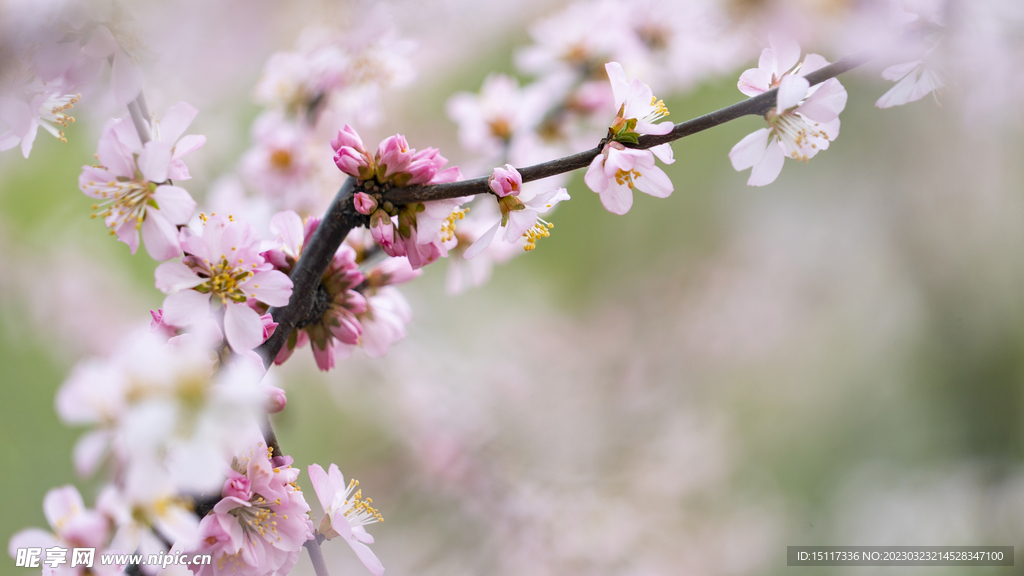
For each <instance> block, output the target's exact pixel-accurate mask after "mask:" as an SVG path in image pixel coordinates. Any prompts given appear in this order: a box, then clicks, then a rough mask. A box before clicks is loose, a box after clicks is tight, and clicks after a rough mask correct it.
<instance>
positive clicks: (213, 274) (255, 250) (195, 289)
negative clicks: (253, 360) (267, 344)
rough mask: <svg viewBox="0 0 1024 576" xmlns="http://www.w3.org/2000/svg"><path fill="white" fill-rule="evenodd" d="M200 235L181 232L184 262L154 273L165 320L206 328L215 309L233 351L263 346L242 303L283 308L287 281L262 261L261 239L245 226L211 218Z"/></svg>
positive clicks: (261, 328)
mask: <svg viewBox="0 0 1024 576" xmlns="http://www.w3.org/2000/svg"><path fill="white" fill-rule="evenodd" d="M201 232H202V235H200V234H197V233H195V232H193V231H192V229H190V228H186V229H184V230H182V232H181V245H182V248H183V250H184V251H185V254H186V256H185V258H183V259H182V261H180V262H165V263H164V264H161V265H160V266H158V267H157V269H156V287H157V288H158V289H160V290H161V291H162V292H164V293H165V294H168V297H167V298H166V299H165V300H164V305H163V311H164V318H165V320H166V321H167V322H169V323H171V324H173V325H175V326H182V327H191V328H195V327H198V326H200V325H202V324H204V323H208V322H209V321H210V320H211V319H212V317H213V313H214V309H215V308H216V310H217V311H218V312H217V316H218V319H220V314H221V313H222V314H223V318H222V322H223V324H222V325H223V331H224V336H225V338H226V339H227V342H228V344H229V345H230V346H231V348H232V350H234V351H236V352H248V351H250V350H252V349H253V348H255V347H256V346H259V345H260V344H261V343H262V342H263V341H264V335H265V334H266V331H265V325H264V321H263V320H262V319H261V317H260V314H259V313H258V312H256V311H255V310H253V309H252V308H251V307H249V306H247V305H246V302H247V301H248V300H249V299H250V298H251V299H254V300H256V301H257V302H261V303H263V304H266V305H269V306H284V305H286V304H287V303H288V299H289V298H290V296H291V292H292V281H291V280H290V279H289V278H288V276H287V275H285V274H283V273H282V272H280V271H278V270H274V269H273V267H272V265H271V264H270V263H268V262H266V261H265V260H264V258H263V256H262V255H261V254H260V250H261V242H260V238H259V236H258V235H257V234H256V231H255V230H254V229H253V228H252V226H250V225H249V224H248V223H246V222H242V221H231V220H229V219H228V218H225V217H223V216H216V215H215V216H211V217H210V218H208V219H205V222H204V223H203V227H202V228H201Z"/></svg>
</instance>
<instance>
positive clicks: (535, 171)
mask: <svg viewBox="0 0 1024 576" xmlns="http://www.w3.org/2000/svg"><path fill="white" fill-rule="evenodd" d="M870 58H871V56H869V55H867V54H859V55H855V56H847V57H846V58H842V59H840V60H839V61H837V62H835V63H833V64H829V65H828V66H825V67H824V68H821V69H820V70H815V71H814V72H811V73H810V74H808V75H807V76H806V78H807V80H808V81H809V82H810V83H811V85H812V86H813V85H815V84H820V83H822V82H824V81H825V80H828V79H829V78H834V77H835V76H838V75H840V74H842V73H843V72H846V71H848V70H851V69H853V68H856V67H857V66H860V65H861V64H864V63H865V62H867V61H868V60H869V59H870ZM777 92H778V89H777V88H772V89H771V90H769V91H767V92H765V93H764V94H759V95H757V96H754V97H753V98H747V99H746V100H744V101H742V102H737V103H736V104H733V105H732V106H726V107H725V108H722V109H721V110H716V111H714V112H711V113H710V114H705V115H703V116H698V117H697V118H694V119H692V120H687V121H686V122H680V123H679V124H676V125H675V128H673V129H672V131H671V132H669V133H668V134H664V135H660V136H641V137H640V143H639V144H637V145H636V146H635V147H637V148H650V147H652V146H657V145H659V144H665V143H666V142H673V141H675V140H679V139H680V138H685V137H686V136H690V135H692V134H696V133H697V132H702V131H704V130H707V129H708V128H713V127H715V126H718V125H719V124H725V123H726V122H729V121H731V120H735V119H737V118H740V117H742V116H750V115H756V116H764V115H765V114H767V113H768V111H769V110H771V109H772V107H773V106H775V95H776V93H777ZM602 144H603V143H602ZM600 153H601V146H600V145H599V146H598V147H596V148H594V149H592V150H587V151H586V152H579V153H577V154H573V155H572V156H566V157H565V158H559V159H558V160H551V161H550V162H544V163H541V164H536V165H534V166H527V167H526V168H520V169H519V173H520V174H522V176H523V182H532V181H534V180H540V179H542V178H547V177H549V176H555V175H556V174H563V173H565V172H572V171H573V170H579V169H580V168H586V167H587V166H589V165H590V162H591V161H592V160H593V159H594V157H595V156H597V155H598V154H600ZM490 190H491V189H490V188H488V186H487V177H486V176H484V177H481V178H474V179H472V180H463V181H461V182H450V183H447V184H434V185H430V186H409V187H408V188H392V189H391V190H389V191H388V192H387V193H386V194H385V195H384V197H385V198H386V199H387V200H391V201H392V202H394V203H395V204H408V203H410V202H425V201H427V200H444V199H446V198H458V197H460V196H471V195H473V194H486V193H488V192H490Z"/></svg>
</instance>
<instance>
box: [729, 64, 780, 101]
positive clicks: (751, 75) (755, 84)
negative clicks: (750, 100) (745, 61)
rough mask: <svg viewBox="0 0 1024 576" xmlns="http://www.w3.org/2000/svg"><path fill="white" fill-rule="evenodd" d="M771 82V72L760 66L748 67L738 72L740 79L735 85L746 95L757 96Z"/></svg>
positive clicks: (764, 90)
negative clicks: (740, 72) (741, 72)
mask: <svg viewBox="0 0 1024 576" xmlns="http://www.w3.org/2000/svg"><path fill="white" fill-rule="evenodd" d="M771 83H772V78H771V73H769V72H765V71H764V70H762V69H760V68H750V69H749V70H746V71H744V72H743V74H740V81H739V82H737V83H736V87H737V88H739V89H740V92H743V93H744V94H746V95H747V96H757V95H758V94H763V93H765V92H767V91H768V88H769V87H770V86H771Z"/></svg>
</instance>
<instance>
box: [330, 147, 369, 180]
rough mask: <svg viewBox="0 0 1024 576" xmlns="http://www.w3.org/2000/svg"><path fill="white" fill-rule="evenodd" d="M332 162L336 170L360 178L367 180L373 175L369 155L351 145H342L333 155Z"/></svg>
mask: <svg viewBox="0 0 1024 576" xmlns="http://www.w3.org/2000/svg"><path fill="white" fill-rule="evenodd" d="M334 163H335V164H336V165H337V166H338V170H341V171H342V172H344V173H345V174H348V175H349V176H355V177H356V178H359V179H360V180H369V179H370V178H372V177H373V164H372V162H371V161H370V157H369V155H368V154H367V153H366V152H360V151H358V150H356V149H355V148H352V147H351V146H342V147H341V148H340V149H339V150H338V153H337V154H335V155H334Z"/></svg>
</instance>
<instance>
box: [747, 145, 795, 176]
mask: <svg viewBox="0 0 1024 576" xmlns="http://www.w3.org/2000/svg"><path fill="white" fill-rule="evenodd" d="M785 161H786V154H785V153H784V152H783V150H782V146H781V145H779V143H778V142H772V143H771V144H769V145H768V148H766V149H765V153H764V156H762V157H761V159H760V161H758V162H757V164H754V169H753V170H751V171H750V179H749V180H747V185H748V186H764V185H766V184H771V183H772V182H775V179H776V178H778V177H779V173H780V172H782V164H783V162H785Z"/></svg>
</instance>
